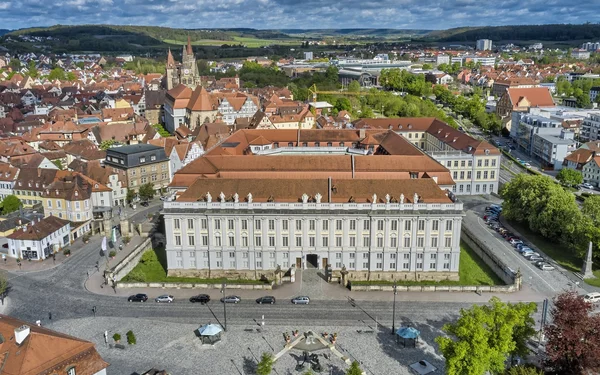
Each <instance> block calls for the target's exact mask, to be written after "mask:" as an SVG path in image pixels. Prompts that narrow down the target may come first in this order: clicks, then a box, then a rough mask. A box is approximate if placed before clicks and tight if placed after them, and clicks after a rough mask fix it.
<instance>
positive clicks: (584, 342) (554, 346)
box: [545, 291, 600, 375]
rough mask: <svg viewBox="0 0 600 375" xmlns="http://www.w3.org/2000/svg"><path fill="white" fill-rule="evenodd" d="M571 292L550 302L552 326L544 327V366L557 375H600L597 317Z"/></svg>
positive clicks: (599, 331)
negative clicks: (599, 372)
mask: <svg viewBox="0 0 600 375" xmlns="http://www.w3.org/2000/svg"><path fill="white" fill-rule="evenodd" d="M592 309H593V307H592V305H591V304H589V303H587V302H585V301H584V300H583V298H582V297H581V296H579V295H578V294H577V293H576V292H575V291H569V292H564V293H562V294H559V295H558V296H557V297H555V298H554V307H553V309H552V312H551V315H552V324H551V325H549V326H547V327H546V330H545V333H546V339H547V344H546V358H547V360H546V365H548V366H550V367H551V368H552V370H553V372H555V373H557V374H567V375H570V374H573V375H580V374H587V373H598V371H600V350H598V348H600V315H597V314H595V315H590V313H591V311H592Z"/></svg>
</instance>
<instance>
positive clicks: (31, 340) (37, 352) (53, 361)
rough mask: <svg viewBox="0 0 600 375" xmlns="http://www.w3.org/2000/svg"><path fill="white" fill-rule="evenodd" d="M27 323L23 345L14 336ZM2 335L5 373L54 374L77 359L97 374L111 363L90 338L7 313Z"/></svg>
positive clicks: (0, 327) (0, 363) (1, 323)
mask: <svg viewBox="0 0 600 375" xmlns="http://www.w3.org/2000/svg"><path fill="white" fill-rule="evenodd" d="M54 220H56V218H55V219H54ZM58 220H60V219H58ZM38 224H39V223H38ZM23 325H27V326H28V327H29V329H30V333H29V335H28V336H27V338H25V340H24V341H23V342H22V343H21V344H20V345H19V344H17V343H16V340H15V339H14V336H15V329H16V328H19V327H22V326H23ZM0 335H2V337H4V340H3V342H2V344H0V350H1V351H2V354H3V355H2V356H1V357H0V368H1V369H2V374H3V375H39V374H54V373H57V371H64V370H65V367H66V366H67V365H68V364H69V363H74V362H77V363H80V364H81V365H82V366H81V367H83V368H85V369H86V371H87V372H86V373H89V374H95V373H97V372H99V371H101V370H102V369H105V368H107V367H108V365H109V364H108V363H106V362H105V361H104V360H103V359H102V357H100V355H99V354H98V352H97V351H96V349H95V348H94V344H93V343H91V342H89V341H85V340H81V339H78V338H76V337H73V336H68V335H65V334H63V333H59V332H56V331H52V330H50V329H47V328H45V327H39V326H37V325H34V324H31V323H28V322H25V321H22V320H19V319H15V318H13V317H10V316H7V315H0Z"/></svg>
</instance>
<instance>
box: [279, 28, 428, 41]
mask: <svg viewBox="0 0 600 375" xmlns="http://www.w3.org/2000/svg"><path fill="white" fill-rule="evenodd" d="M279 31H280V32H282V33H284V34H288V35H290V36H305V37H336V36H337V37H346V38H381V39H389V38H398V37H410V36H420V35H425V34H427V33H429V32H430V31H431V30H411V29H406V30H403V29H282V30H279Z"/></svg>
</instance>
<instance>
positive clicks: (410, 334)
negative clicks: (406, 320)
mask: <svg viewBox="0 0 600 375" xmlns="http://www.w3.org/2000/svg"><path fill="white" fill-rule="evenodd" d="M420 334H421V332H419V330H417V329H415V328H413V327H400V328H398V330H397V331H396V336H397V337H402V338H403V339H404V347H405V348H406V339H409V340H410V339H412V340H413V342H414V346H415V347H416V346H417V340H419V335H420Z"/></svg>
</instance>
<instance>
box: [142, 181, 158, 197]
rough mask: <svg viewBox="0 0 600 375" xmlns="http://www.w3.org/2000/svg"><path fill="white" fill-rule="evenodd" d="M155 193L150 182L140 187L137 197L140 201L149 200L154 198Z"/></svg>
mask: <svg viewBox="0 0 600 375" xmlns="http://www.w3.org/2000/svg"><path fill="white" fill-rule="evenodd" d="M155 193H156V192H155V191H154V185H153V184H152V183H151V182H148V183H146V184H143V185H142V186H140V190H139V192H138V195H139V196H140V199H142V200H150V199H152V198H154V194H155Z"/></svg>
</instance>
